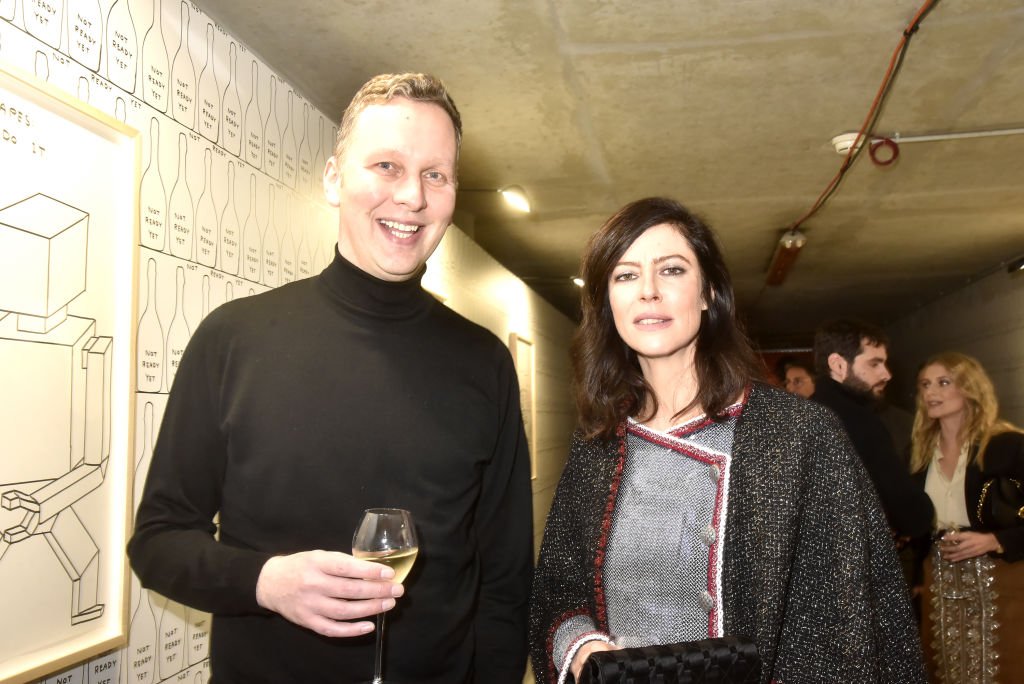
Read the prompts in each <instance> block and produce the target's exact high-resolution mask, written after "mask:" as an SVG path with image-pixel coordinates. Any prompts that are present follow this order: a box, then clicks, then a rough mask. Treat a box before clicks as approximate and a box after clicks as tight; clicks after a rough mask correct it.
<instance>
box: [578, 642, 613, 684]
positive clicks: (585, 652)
mask: <svg viewBox="0 0 1024 684" xmlns="http://www.w3.org/2000/svg"><path fill="white" fill-rule="evenodd" d="M614 650H615V647H614V646H612V645H611V644H609V643H608V642H607V641H599V640H597V639H595V640H594V641H588V642H587V643H585V644H583V645H582V646H580V650H578V651H576V655H574V656H573V658H572V663H571V664H570V665H569V670H570V671H571V672H572V676H573V678H574V679H575V680H576V681H577V682H578V681H579V680H580V672H582V671H583V663H585V662H587V658H589V657H590V654H591V653H596V652H597V651H614Z"/></svg>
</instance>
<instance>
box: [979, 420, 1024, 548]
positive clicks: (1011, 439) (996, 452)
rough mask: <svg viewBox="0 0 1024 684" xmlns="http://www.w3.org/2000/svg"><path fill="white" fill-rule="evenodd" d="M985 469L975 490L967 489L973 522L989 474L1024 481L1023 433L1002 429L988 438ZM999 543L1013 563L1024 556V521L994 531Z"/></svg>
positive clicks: (984, 461)
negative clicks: (982, 487) (982, 485)
mask: <svg viewBox="0 0 1024 684" xmlns="http://www.w3.org/2000/svg"><path fill="white" fill-rule="evenodd" d="M982 461H983V463H984V469H983V470H982V473H981V478H980V482H979V483H978V491H976V492H974V493H973V494H974V495H973V496H971V492H968V497H967V510H968V513H970V515H971V519H972V521H975V522H976V518H977V507H978V498H979V496H980V494H981V491H980V487H981V484H982V483H983V482H984V481H985V480H988V479H989V478H991V477H997V476H998V477H1012V478H1013V479H1015V480H1017V481H1018V482H1021V483H1024V434H1022V433H1020V432H1002V433H1000V434H998V435H995V436H994V437H992V439H991V440H989V443H988V447H987V448H986V449H985V455H984V458H983V459H982ZM993 532H994V533H995V535H996V539H998V540H999V544H1000V546H1002V547H1003V552H1004V553H1003V555H1002V556H1001V557H1002V558H1003V559H1004V560H1007V561H1009V562H1011V563H1012V562H1016V561H1019V560H1021V559H1022V558H1024V522H1022V523H1021V524H1019V525H1017V526H1015V527H1008V528H1004V529H1001V530H993Z"/></svg>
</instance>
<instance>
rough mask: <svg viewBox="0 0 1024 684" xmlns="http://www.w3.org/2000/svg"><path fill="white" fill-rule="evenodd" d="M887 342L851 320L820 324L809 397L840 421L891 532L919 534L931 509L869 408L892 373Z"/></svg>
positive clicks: (927, 525)
mask: <svg viewBox="0 0 1024 684" xmlns="http://www.w3.org/2000/svg"><path fill="white" fill-rule="evenodd" d="M888 344H889V340H888V338H887V336H886V335H885V332H883V331H882V330H881V329H880V328H877V327H875V326H873V325H870V324H868V323H864V322H862V321H857V320H853V319H838V320H834V321H831V322H829V323H826V324H824V325H822V326H821V327H820V328H818V330H817V331H816V332H815V334H814V365H815V368H816V370H817V372H818V380H817V385H816V389H815V392H814V394H813V396H812V397H811V399H813V400H815V401H817V402H819V403H821V404H824V405H825V406H827V407H829V408H830V409H832V411H833V412H834V413H835V414H836V415H837V416H838V417H839V420H840V421H842V423H843V426H844V427H845V428H846V432H847V434H849V436H850V441H851V442H853V447H854V449H856V451H857V453H858V454H859V455H860V458H861V461H863V463H864V467H865V468H867V471H868V474H869V475H870V476H871V480H872V482H874V484H875V489H876V490H878V497H879V499H881V502H882V509H883V510H884V511H885V515H886V517H888V519H889V525H890V526H891V527H892V528H893V532H894V533H895V534H896V535H898V536H901V537H920V536H924V535H927V534H928V533H929V532H930V531H931V527H932V518H933V516H934V515H935V511H934V508H933V507H932V504H931V501H930V500H929V498H928V495H927V494H925V493H924V490H922V489H920V488H918V487H915V486H914V485H913V483H912V482H911V480H910V475H909V473H908V472H907V470H906V468H905V462H904V460H903V459H901V458H900V457H899V455H898V454H897V453H896V450H895V447H894V446H893V439H892V437H891V436H890V434H889V431H888V429H887V428H886V427H885V424H884V423H883V422H882V420H881V419H880V418H879V417H878V414H877V413H876V412H875V410H874V405H875V403H876V402H877V401H878V400H879V399H881V397H882V394H883V392H884V391H885V386H886V384H887V383H888V382H889V380H890V378H891V377H892V375H891V374H890V373H889V369H888V367H887V366H886V361H887V360H888V354H887V350H886V347H887V346H888Z"/></svg>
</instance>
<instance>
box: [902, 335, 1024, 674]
mask: <svg viewBox="0 0 1024 684" xmlns="http://www.w3.org/2000/svg"><path fill="white" fill-rule="evenodd" d="M917 387H918V392H917V414H916V415H915V416H914V432H913V441H912V447H911V456H910V468H911V471H912V472H913V473H914V477H915V478H916V481H917V483H918V485H919V486H920V487H921V488H922V489H924V491H925V492H926V493H927V494H928V496H929V497H930V498H931V500H932V503H933V504H934V505H935V530H936V537H937V538H938V540H937V543H936V544H935V546H934V547H933V548H932V551H931V554H930V556H929V558H928V560H927V562H926V564H925V567H926V569H925V582H924V589H925V595H924V610H923V611H922V612H923V618H924V620H923V625H922V634H923V635H924V640H925V642H926V643H925V652H926V653H928V654H929V655H931V656H932V657H931V658H929V663H928V665H929V666H930V667H929V669H931V670H933V671H934V673H935V674H937V675H938V677H939V679H940V681H942V682H946V683H947V684H954V683H959V682H988V681H997V680H998V681H1009V680H1011V679H1014V678H1019V677H1020V673H1021V668H1024V632H1021V630H1020V624H1021V621H1022V620H1024V563H1020V562H1019V561H1020V560H1021V559H1022V558H1024V521H1021V520H1019V519H1016V520H1014V521H1005V520H1002V521H1001V520H996V519H993V517H992V509H991V504H992V503H993V501H994V499H995V497H997V496H998V495H999V492H997V491H995V490H997V489H998V488H999V483H1000V480H1001V479H1002V480H1004V481H1005V482H1008V483H1010V484H1011V485H1012V482H1013V481H1016V482H1017V483H1020V482H1024V433H1022V432H1021V430H1020V429H1019V428H1017V427H1016V426H1014V425H1012V424H1011V423H1008V422H1007V421H1005V420H1000V418H999V401H998V399H997V398H996V393H995V388H994V387H993V386H992V381H991V380H990V379H989V377H988V374H987V373H985V369H984V368H983V367H982V365H981V364H980V363H978V361H977V359H975V358H973V357H971V356H968V355H966V354H961V353H959V352H943V353H941V354H936V355H935V356H932V357H931V358H929V359H928V360H927V361H925V363H924V365H923V366H922V367H921V372H920V373H918V376H917ZM1019 486H1020V485H1019V484H1018V487H1019ZM1019 506H1020V502H1019V501H1018V502H1016V503H1015V504H1014V505H1013V508H1014V509H1016V508H1018V507H1019ZM1000 671H1001V672H1003V673H1005V675H1004V676H1000V677H998V678H997V677H996V674H997V672H1000ZM1014 673H1017V674H1014Z"/></svg>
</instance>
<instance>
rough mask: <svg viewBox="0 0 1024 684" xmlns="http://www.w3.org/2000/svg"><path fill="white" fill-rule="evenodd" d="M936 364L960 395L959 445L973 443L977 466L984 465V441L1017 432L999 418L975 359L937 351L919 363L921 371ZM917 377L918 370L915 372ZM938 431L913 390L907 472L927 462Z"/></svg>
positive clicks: (996, 403) (920, 395) (996, 404)
mask: <svg viewBox="0 0 1024 684" xmlns="http://www.w3.org/2000/svg"><path fill="white" fill-rule="evenodd" d="M933 365H939V366H942V367H943V368H945V369H946V370H947V371H949V374H950V376H951V377H952V379H953V383H954V384H955V385H956V387H957V389H959V390H960V393H961V394H963V397H964V414H965V415H964V421H963V425H962V426H961V428H960V435H959V438H960V446H961V447H963V445H964V444H977V445H978V450H977V456H976V457H975V458H976V459H977V461H978V467H984V458H985V447H987V446H988V441H989V440H990V439H991V438H992V437H993V436H994V435H998V434H1000V433H1002V432H1010V431H1018V429H1017V428H1016V427H1014V426H1013V425H1012V424H1011V423H1008V422H1006V421H1005V420H1000V419H999V400H998V399H997V398H996V391H995V388H994V387H993V386H992V380H990V379H989V377H988V374H987V373H986V372H985V369H984V368H982V366H981V364H980V363H978V360H977V359H975V358H974V357H972V356H968V355H967V354H961V353H960V352H953V351H947V352H941V353H939V354H935V355H934V356H932V357H930V358H929V359H928V360H927V361H925V362H924V363H923V364H921V371H924V369H925V368H927V367H928V366H933ZM918 376H920V371H919V372H918ZM939 433H940V424H939V421H938V420H937V419H935V418H929V417H928V410H927V407H926V406H925V404H924V396H923V393H922V392H921V391H920V390H918V392H917V412H916V414H915V415H914V430H913V438H912V442H911V452H910V470H911V472H915V473H917V472H920V471H922V470H924V469H925V468H927V467H928V464H929V463H931V460H932V454H934V453H935V445H936V444H938V440H939Z"/></svg>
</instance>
